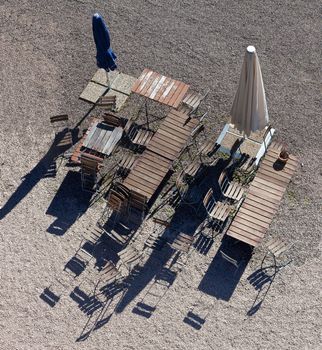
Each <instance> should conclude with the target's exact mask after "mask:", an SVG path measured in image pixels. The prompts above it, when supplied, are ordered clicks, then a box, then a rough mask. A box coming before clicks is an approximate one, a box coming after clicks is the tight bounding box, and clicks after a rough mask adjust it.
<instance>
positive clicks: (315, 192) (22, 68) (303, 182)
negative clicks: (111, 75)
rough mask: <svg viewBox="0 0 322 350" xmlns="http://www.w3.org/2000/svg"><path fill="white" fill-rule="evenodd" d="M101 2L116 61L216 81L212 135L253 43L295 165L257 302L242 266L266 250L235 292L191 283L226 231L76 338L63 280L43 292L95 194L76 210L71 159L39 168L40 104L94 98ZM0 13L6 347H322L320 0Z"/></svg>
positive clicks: (53, 110)
mask: <svg viewBox="0 0 322 350" xmlns="http://www.w3.org/2000/svg"><path fill="white" fill-rule="evenodd" d="M95 11H99V12H101V14H102V15H103V16H104V17H105V18H106V19H108V23H109V26H110V28H111V35H112V43H113V49H114V51H115V52H116V53H117V55H118V63H119V68H120V70H121V71H123V72H125V73H128V74H131V75H134V76H138V75H139V74H140V72H141V71H142V70H143V68H145V67H149V68H151V69H153V70H156V71H159V72H162V73H163V74H165V75H168V76H171V77H173V78H177V79H179V80H183V81H185V82H187V83H190V84H191V85H192V86H193V87H194V88H195V89H196V90H197V91H201V92H205V91H207V90H208V89H210V94H209V97H208V99H207V104H208V105H209V107H210V108H211V117H210V119H209V125H208V127H209V128H210V129H211V130H212V132H214V133H216V134H219V132H220V130H221V129H222V127H223V125H224V124H225V123H226V121H227V114H228V113H229V110H230V107H231V104H232V101H233V97H234V94H235V91H236V88H237V84H238V80H239V73H240V69H241V64H242V60H243V55H244V50H245V48H246V46H247V45H249V44H252V45H254V46H255V47H256V48H257V52H258V55H259V59H260V62H261V66H262V73H263V79H264V84H265V88H266V92H267V100H268V107H269V113H270V120H271V123H272V125H273V126H274V127H275V128H276V129H277V132H278V136H279V137H280V138H281V139H283V140H284V141H285V142H286V143H287V144H288V145H289V148H290V150H291V152H292V153H294V154H296V155H297V156H298V157H299V158H300V161H301V163H302V167H301V168H300V169H299V171H298V172H297V174H296V176H295V177H294V178H293V181H292V183H291V184H290V186H289V188H288V190H287V194H286V195H285V197H284V200H283V202H282V204H281V207H280V210H279V213H278V215H277V216H276V217H275V219H274V221H273V224H272V225H271V227H270V230H269V236H271V235H278V236H280V237H283V238H285V239H286V240H287V241H289V242H292V243H294V245H293V247H292V249H291V252H290V255H291V257H292V259H293V260H292V263H291V264H290V265H288V266H287V267H286V268H285V269H283V270H282V271H281V272H280V273H279V274H278V277H277V278H276V279H275V280H274V283H273V284H272V286H271V288H270V290H269V292H268V293H267V296H266V298H265V300H264V302H263V304H262V307H261V308H260V309H259V310H258V311H257V312H256V313H255V314H254V315H253V316H251V317H247V316H246V314H247V311H248V310H249V309H250V307H251V305H252V303H253V301H254V298H255V297H256V295H257V291H256V290H255V289H254V287H253V286H252V285H251V284H250V283H249V280H248V279H247V277H249V276H250V275H252V274H253V273H254V272H255V271H256V270H257V269H258V268H259V264H260V261H261V259H262V257H263V254H264V251H263V249H261V248H259V249H257V250H256V252H255V254H254V256H253V257H252V259H251V261H250V262H249V264H248V265H247V267H246V269H245V271H244V273H243V274H242V276H241V278H240V281H239V283H238V285H237V287H236V289H235V290H234V291H233V294H232V296H231V297H230V298H228V299H229V300H223V299H220V298H218V299H217V298H215V297H214V296H213V295H209V294H207V293H203V292H202V290H200V288H198V286H200V285H201V284H202V283H201V282H202V281H203V280H204V276H205V273H206V274H207V273H208V272H206V271H209V270H208V269H211V267H213V266H214V265H216V264H214V261H215V260H216V259H214V260H213V258H214V256H215V255H216V253H217V251H216V250H217V249H218V247H219V242H216V244H215V246H214V248H212V249H211V251H210V253H209V254H208V255H207V256H203V255H200V254H197V253H195V252H194V253H193V254H192V255H191V257H190V259H189V261H188V263H187V267H186V268H185V269H184V270H183V271H182V272H181V273H180V274H179V275H178V276H177V278H176V280H175V282H174V284H173V285H172V286H171V288H170V289H169V290H168V292H167V294H166V297H165V298H163V299H162V300H161V302H160V303H159V305H158V308H157V309H156V311H155V312H154V313H153V315H152V317H150V318H145V317H142V316H139V315H137V314H135V313H133V312H132V309H133V306H135V304H136V303H137V302H138V301H139V300H140V298H142V296H143V294H144V291H143V292H142V293H141V294H140V295H139V296H136V298H134V299H133V300H130V302H129V305H127V306H126V307H125V308H124V310H123V311H122V312H119V313H114V314H113V315H112V317H111V318H110V319H109V320H108V322H107V323H106V324H105V325H104V326H103V327H101V328H100V329H98V330H97V331H95V332H93V333H92V335H91V337H90V338H88V339H87V340H86V341H83V342H76V339H77V338H78V337H79V336H80V334H81V332H82V329H83V327H84V326H85V324H86V322H87V320H88V317H87V316H86V315H85V314H84V312H82V311H81V310H80V309H79V308H78V306H77V304H76V303H75V301H74V300H72V299H71V298H70V297H69V296H68V293H67V294H64V295H63V296H62V298H61V300H60V301H59V303H58V304H57V305H56V306H55V307H53V308H50V307H49V306H48V305H47V304H46V303H44V302H43V301H42V300H41V299H40V298H39V295H40V294H41V292H42V291H43V289H44V288H45V287H48V286H50V285H51V284H53V283H54V281H56V279H57V278H60V277H61V275H62V269H63V266H64V265H65V263H66V261H67V260H68V259H69V258H70V257H71V256H72V255H73V254H74V252H75V250H76V249H77V247H78V245H79V243H80V241H81V232H82V230H83V228H84V227H85V226H88V225H90V224H93V223H95V221H96V220H97V219H98V217H99V215H100V212H101V209H102V208H101V206H100V205H96V206H94V207H92V208H90V209H88V210H87V211H86V212H85V210H84V209H85V204H84V203H86V198H84V197H83V196H82V195H78V194H76V192H77V190H78V180H79V178H78V174H77V173H76V172H75V171H74V170H73V169H72V170H71V171H70V172H68V171H69V170H70V169H66V168H64V167H61V168H59V171H58V173H57V176H56V177H55V178H43V177H42V176H43V168H42V165H41V164H42V163H39V162H40V160H41V159H45V160H46V159H48V158H46V153H47V150H48V148H49V147H50V144H51V142H52V139H53V134H52V131H51V128H50V126H49V123H48V118H49V116H51V115H54V114H58V113H65V112H66V113H68V114H69V115H70V116H71V118H72V120H73V122H75V123H76V122H77V121H79V120H80V119H81V118H82V117H83V116H84V114H85V113H86V112H87V110H88V109H89V105H88V104H86V103H85V102H82V101H80V100H78V96H79V94H80V93H81V91H82V90H83V88H84V86H85V85H86V83H87V82H88V80H89V79H90V78H91V77H92V75H93V74H94V72H95V71H96V66H95V49H94V43H93V39H92V33H91V16H92V14H93V13H94V12H95ZM0 19H1V21H0V26H1V31H0V35H1V39H0V40H1V41H0V42H1V51H0V64H1V73H2V74H1V76H0V79H1V86H2V89H1V102H0V103H1V106H0V107H1V108H0V120H1V128H0V150H1V151H0V166H1V167H0V207H2V209H1V211H0V256H1V258H2V263H1V265H0V274H1V287H0V334H1V337H0V349H1V350H7V349H17V350H29V349H30V350H38V349H64V350H65V349H68V350H69V349H88V350H89V349H103V348H106V347H108V348H110V349H113V350H117V349H122V350H123V349H144V350H148V349H154V350H156V349H173V350H179V349H318V348H320V346H319V340H320V335H321V334H320V330H321V326H322V325H321V319H322V317H321V309H320V305H321V300H320V295H319V285H320V283H319V277H320V275H321V267H320V264H321V259H320V251H321V249H320V248H321V241H320V236H321V235H320V234H321V221H322V220H321V217H322V215H321V209H322V207H321V198H322V176H321V175H322V168H321V155H320V150H321V147H322V137H321V126H322V125H321V116H320V113H319V100H318V96H319V92H320V90H319V86H318V85H319V81H318V78H319V70H318V69H319V58H320V49H319V38H320V36H319V29H320V28H319V26H318V20H319V15H318V2H317V1H283V2H282V1H277V0H275V1H262V0H258V1H256V2H255V1H239V2H236V1H230V0H229V1H218V0H213V1H209V0H200V1H198V2H192V1H187V0H172V1H169V0H164V1H162V2H161V1H156V0H145V1H143V0H137V1H130V0H121V1H115V0H113V1H109V2H106V1H89V0H88V1H87V0H84V1H62V0H57V1H55V2H47V1H43V0H38V1H37V2H35V1H25V0H21V1H14V0H8V1H6V2H2V3H1V4H0ZM66 176H67V178H68V179H69V180H71V181H69V182H67V180H66ZM74 180H75V181H74ZM62 184H63V189H64V191H63V192H62V191H59V189H60V188H61V185H62ZM57 191H58V193H59V195H58V197H57V195H56V193H57ZM8 200H9V201H8ZM80 213H82V214H83V215H80V217H79V218H78V215H79V214H80ZM57 216H60V217H61V219H62V220H63V221H64V220H65V221H66V220H69V223H68V227H69V229H68V230H67V231H66V233H65V234H64V235H54V234H51V233H49V232H48V231H47V230H48V228H49V227H53V225H54V224H55V222H56V221H55V220H56V217H57ZM77 218H78V219H77ZM147 230H148V229H147ZM49 231H50V230H49ZM215 274H216V271H215ZM214 281H216V280H215V279H214ZM214 283H215V282H214ZM189 310H193V311H194V312H197V313H198V314H200V315H201V314H202V315H204V316H205V315H206V318H205V322H204V323H203V324H202V326H201V328H200V329H199V330H197V329H195V328H193V327H191V326H190V325H188V324H187V323H186V322H184V318H185V317H186V315H187V313H188V312H189ZM205 310H206V311H205Z"/></svg>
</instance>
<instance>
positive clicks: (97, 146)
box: [83, 121, 123, 156]
mask: <svg viewBox="0 0 322 350" xmlns="http://www.w3.org/2000/svg"><path fill="white" fill-rule="evenodd" d="M122 135H123V129H122V128H121V127H117V128H113V127H111V126H109V125H107V124H105V123H103V122H100V121H96V122H94V124H93V125H92V126H91V128H90V130H89V132H88V134H87V136H86V138H85V139H84V141H83V146H84V147H85V148H88V149H90V150H93V151H96V152H99V153H102V154H104V155H106V156H109V155H110V154H111V153H112V152H113V150H114V148H115V146H116V145H117V143H118V142H119V141H120V139H121V138H122Z"/></svg>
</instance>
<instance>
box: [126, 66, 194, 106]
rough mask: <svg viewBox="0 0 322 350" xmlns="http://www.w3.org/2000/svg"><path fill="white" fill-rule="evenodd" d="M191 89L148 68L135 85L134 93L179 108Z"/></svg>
mask: <svg viewBox="0 0 322 350" xmlns="http://www.w3.org/2000/svg"><path fill="white" fill-rule="evenodd" d="M189 87H190V86H189V85H187V84H185V83H183V82H181V81H178V80H174V79H172V78H168V77H166V76H164V75H161V74H159V73H156V72H153V71H152V70H150V69H147V68H146V69H144V71H143V72H142V74H141V75H140V77H139V78H138V79H137V81H136V82H135V83H134V85H133V87H132V92H133V93H136V94H139V95H141V96H145V97H147V98H149V99H151V100H154V101H157V102H160V103H163V104H165V105H167V106H171V107H174V108H177V107H178V106H179V105H180V104H181V102H182V100H183V99H184V97H185V95H186V94H187V92H188V90H189Z"/></svg>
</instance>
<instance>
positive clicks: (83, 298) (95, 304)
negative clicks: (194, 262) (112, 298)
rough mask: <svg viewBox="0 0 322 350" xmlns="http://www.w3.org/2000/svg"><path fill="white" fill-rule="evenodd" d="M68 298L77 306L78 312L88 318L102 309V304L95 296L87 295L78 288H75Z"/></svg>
mask: <svg viewBox="0 0 322 350" xmlns="http://www.w3.org/2000/svg"><path fill="white" fill-rule="evenodd" d="M69 296H70V297H71V299H73V300H74V301H75V302H76V303H77V304H78V307H79V308H80V310H81V311H82V312H83V313H85V314H86V315H88V316H90V315H92V314H93V313H94V312H95V311H96V310H98V309H100V308H102V307H103V303H102V302H101V301H99V300H98V299H97V298H96V297H95V295H89V294H87V293H85V292H84V291H83V290H82V289H81V288H79V287H75V288H74V290H73V291H72V292H71V293H70V295H69Z"/></svg>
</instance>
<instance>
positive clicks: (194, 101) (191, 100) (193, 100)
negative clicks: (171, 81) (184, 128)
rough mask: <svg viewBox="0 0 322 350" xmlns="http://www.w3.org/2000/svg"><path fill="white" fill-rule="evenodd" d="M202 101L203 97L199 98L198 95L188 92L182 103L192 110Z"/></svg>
mask: <svg viewBox="0 0 322 350" xmlns="http://www.w3.org/2000/svg"><path fill="white" fill-rule="evenodd" d="M202 99H203V96H201V95H200V94H199V93H195V92H189V93H188V94H187V95H186V96H185V98H184V99H183V101H182V103H183V104H185V105H186V106H188V107H189V108H191V109H192V110H194V109H197V108H198V107H199V105H200V102H201V101H202Z"/></svg>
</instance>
